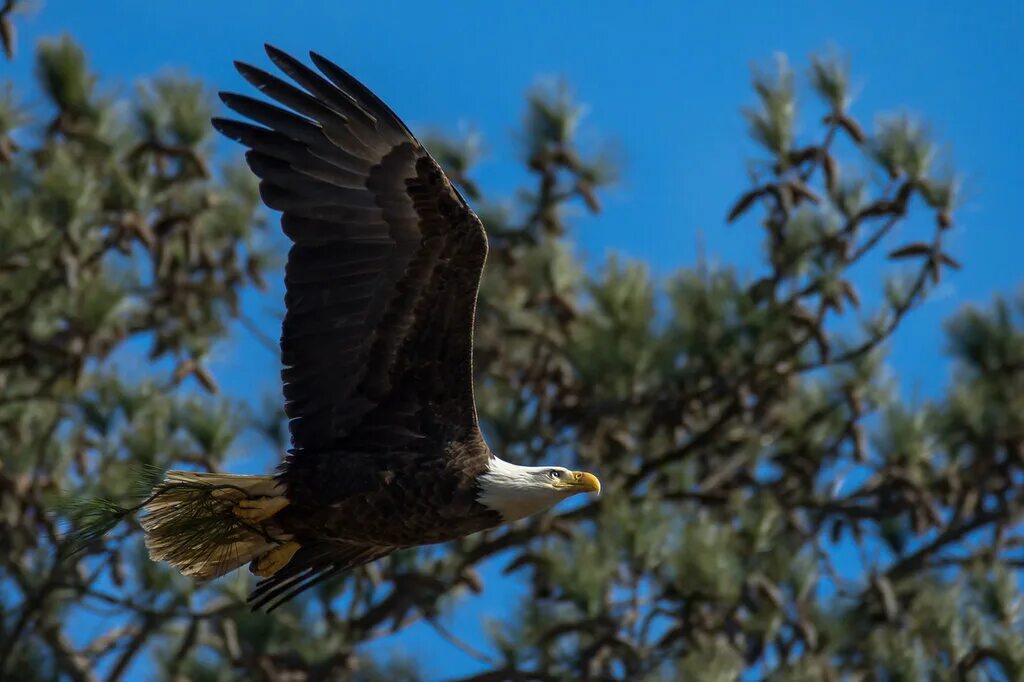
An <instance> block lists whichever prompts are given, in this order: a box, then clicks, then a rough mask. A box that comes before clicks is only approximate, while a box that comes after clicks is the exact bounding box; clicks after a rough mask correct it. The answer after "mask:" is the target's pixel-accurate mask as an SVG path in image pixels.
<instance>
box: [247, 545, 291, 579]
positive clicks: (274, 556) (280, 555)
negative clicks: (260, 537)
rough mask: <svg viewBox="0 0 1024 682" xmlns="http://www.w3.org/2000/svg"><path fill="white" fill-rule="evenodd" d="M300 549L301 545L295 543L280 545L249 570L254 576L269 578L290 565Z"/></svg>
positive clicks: (250, 566) (257, 560)
mask: <svg viewBox="0 0 1024 682" xmlns="http://www.w3.org/2000/svg"><path fill="white" fill-rule="evenodd" d="M299 547H301V545H299V543H297V542H294V541H292V542H286V543H284V544H283V545H278V546H277V547H275V548H274V549H272V550H270V551H269V552H267V553H266V554H264V555H263V556H261V557H259V558H258V559H256V560H255V561H253V562H252V563H251V564H249V570H250V571H251V572H252V574H253V575H258V576H259V577H261V578H269V577H270V576H272V575H274V574H275V573H277V572H278V571H280V570H281V569H282V568H284V567H285V566H287V565H288V562H289V561H291V560H292V557H293V556H295V553H296V552H297V551H299Z"/></svg>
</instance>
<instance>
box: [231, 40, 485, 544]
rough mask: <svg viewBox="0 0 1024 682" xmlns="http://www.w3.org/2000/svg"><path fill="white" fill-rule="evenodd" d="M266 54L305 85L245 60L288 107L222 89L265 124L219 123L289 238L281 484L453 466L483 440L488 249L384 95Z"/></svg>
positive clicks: (331, 72) (337, 74) (325, 66)
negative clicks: (480, 317) (384, 460)
mask: <svg viewBox="0 0 1024 682" xmlns="http://www.w3.org/2000/svg"><path fill="white" fill-rule="evenodd" d="M267 53H268V54H269V56H270V59H271V60H272V61H273V62H274V64H276V65H277V66H278V67H279V68H280V69H281V71H283V72H284V73H285V74H286V75H287V76H288V77H289V78H291V80H292V81H294V83H295V84H297V86H299V87H296V85H293V84H291V83H288V82H286V81H285V80H283V79H280V78H277V77H275V76H272V75H271V74H269V73H266V72H264V71H262V70H260V69H257V68H255V67H252V66H248V65H245V64H238V65H237V66H238V70H239V72H240V73H241V74H242V76H243V77H245V78H246V80H248V81H249V82H250V83H252V84H253V85H255V86H256V87H257V88H258V89H259V90H260V91H261V92H262V93H263V94H264V95H266V96H267V97H269V98H271V99H273V100H276V102H277V103H278V104H280V105H281V106H278V105H277V104H270V103H267V102H263V101H260V100H256V99H253V98H250V97H245V96H242V95H235V94H222V96H221V97H222V99H223V101H224V103H225V104H226V105H227V106H228V107H230V108H231V109H233V110H234V111H236V112H237V113H239V114H241V115H242V116H244V117H246V118H248V119H250V120H251V121H253V122H255V123H256V124H258V125H253V124H250V123H243V122H239V121H232V120H226V119H215V120H214V125H215V126H216V128H217V129H218V130H220V131H221V132H222V133H224V134H225V135H227V136H228V137H230V138H232V139H235V140H237V141H239V142H241V143H242V144H244V145H246V146H247V147H249V148H250V151H249V152H248V153H247V154H246V159H247V161H248V163H249V166H250V167H251V168H252V170H253V172H254V173H256V175H258V176H259V177H260V178H261V180H262V182H261V183H260V193H261V196H262V197H263V200H264V202H265V203H266V204H267V206H269V207H270V208H274V209H277V210H280V211H282V212H283V216H282V219H281V224H282V227H283V229H284V232H285V234H286V235H287V236H288V237H289V238H290V239H291V240H292V241H293V242H294V244H293V246H292V248H291V251H290V253H289V256H288V264H287V268H286V271H285V283H286V286H287V295H286V300H285V302H286V306H287V314H286V316H285V320H284V328H283V335H282V339H281V350H282V361H283V364H284V370H283V379H284V394H285V409H286V412H287V415H288V417H289V418H290V420H291V421H290V429H291V435H292V444H293V450H292V452H291V454H290V455H289V457H288V458H287V459H286V462H285V463H284V465H283V467H284V468H283V473H282V477H283V478H284V480H285V481H286V482H288V484H289V485H290V486H292V485H293V484H294V483H295V482H296V480H298V479H305V480H306V481H307V482H308V481H310V480H311V479H316V480H319V481H321V482H322V483H323V484H325V485H326V484H327V483H328V481H327V480H324V479H330V478H331V477H332V476H333V477H334V478H335V480H333V481H330V483H331V485H332V486H333V489H334V490H335V494H344V487H345V481H339V480H337V478H338V477H339V476H340V472H341V471H343V470H344V467H341V468H338V467H337V466H335V465H331V464H330V463H329V460H331V459H334V460H338V459H343V458H344V457H343V453H345V452H356V451H358V452H361V453H373V452H380V453H382V456H391V454H393V453H396V452H405V453H409V454H412V453H416V454H417V455H418V456H422V455H424V454H428V453H434V454H435V455H436V456H438V457H442V456H444V453H445V452H446V446H447V444H448V443H451V442H452V441H460V442H467V441H473V442H477V441H479V439H478V438H477V434H478V427H477V422H476V409H475V405H474V401H473V384H472V381H473V377H472V339H473V322H474V314H475V310H476V296H477V289H478V287H479V282H480V275H481V271H482V269H483V265H484V260H485V258H486V254H487V239H486V236H485V234H484V231H483V226H482V225H481V223H480V221H479V219H478V218H477V217H476V215H475V214H474V213H473V212H472V210H470V208H469V207H468V206H467V205H466V202H465V201H464V200H463V199H462V197H461V196H460V195H459V193H458V192H457V191H456V190H455V189H454V188H453V187H452V185H451V184H450V183H449V181H448V179H447V178H446V177H445V175H444V173H443V172H442V170H441V169H440V167H439V166H438V165H437V163H436V162H435V161H434V160H433V159H432V158H431V157H430V156H429V155H428V154H427V152H426V151H425V150H424V148H423V147H422V146H421V145H420V144H419V142H417V141H416V139H415V138H414V137H413V136H412V134H411V133H410V132H409V130H408V128H406V127H405V125H404V124H403V123H402V122H401V121H400V120H399V119H398V117H397V116H395V114H394V113H393V112H392V111H391V110H390V109H388V107H387V106H386V105H385V104H384V103H383V102H381V101H380V100H379V99H378V98H377V97H376V96H375V95H374V94H373V93H371V92H370V91H369V90H368V89H366V88H365V87H364V86H363V85H362V84H360V83H359V82H358V81H356V80H355V79H354V78H352V77H351V76H350V75H348V74H347V73H346V72H344V71H343V70H342V69H341V68H339V67H337V66H335V65H334V64H332V63H330V62H328V61H327V60H326V59H323V58H322V57H320V56H318V55H315V54H312V55H311V57H312V60H313V63H314V64H315V65H316V67H317V68H318V69H319V70H320V73H316V72H315V71H313V70H312V69H310V68H308V67H306V66H304V65H303V64H301V63H300V62H298V61H297V60H295V59H294V58H292V57H290V56H288V55H286V54H284V53H283V52H280V51H279V50H276V49H274V48H272V47H269V46H268V47H267ZM282 107H284V108H282ZM481 442H482V441H481ZM480 457H481V458H486V457H487V452H486V448H481V450H480ZM352 492H357V491H352ZM297 563H299V564H301V563H302V562H297Z"/></svg>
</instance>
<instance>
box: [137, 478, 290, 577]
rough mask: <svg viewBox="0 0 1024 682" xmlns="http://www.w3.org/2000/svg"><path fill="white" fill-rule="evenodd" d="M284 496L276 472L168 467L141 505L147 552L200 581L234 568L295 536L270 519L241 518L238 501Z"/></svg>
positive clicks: (156, 559) (153, 557)
mask: <svg viewBox="0 0 1024 682" xmlns="http://www.w3.org/2000/svg"><path fill="white" fill-rule="evenodd" d="M283 495H284V489H283V486H281V485H280V484H278V482H277V481H276V480H275V479H274V477H273V476H242V475H232V474H210V473H201V472H193V471H169V472H167V477H166V478H165V479H164V481H163V482H162V483H160V484H158V485H157V486H156V488H154V489H153V493H152V495H151V496H150V498H149V500H148V501H147V502H146V503H145V504H144V505H143V509H144V510H145V516H143V517H142V528H143V530H144V531H145V533H146V548H147V549H148V550H149V557H150V559H152V560H153V561H166V562H168V563H170V564H171V565H172V566H174V567H175V568H177V569H178V570H180V571H181V572H182V574H184V575H187V576H189V577H192V578H195V579H197V580H208V579H211V578H216V577H217V576H221V575H224V574H225V573H227V572H229V571H233V570H234V569H236V568H239V567H241V566H243V565H245V564H246V563H248V562H250V561H252V560H254V559H258V558H259V557H261V556H263V555H264V554H266V553H267V552H270V551H271V550H273V549H274V548H275V547H277V546H278V545H280V544H281V543H282V542H287V541H288V540H290V539H291V538H290V537H288V536H286V535H283V534H282V533H281V531H280V529H278V528H275V527H274V526H273V524H272V523H271V522H270V521H269V520H262V519H261V520H259V521H254V520H252V519H253V517H252V515H249V518H243V517H244V516H246V515H245V514H241V515H240V514H237V513H236V506H237V505H238V503H239V502H241V501H243V500H252V499H256V498H264V497H269V498H279V497H282V496H283ZM277 508H278V509H280V508H281V506H278V507H277Z"/></svg>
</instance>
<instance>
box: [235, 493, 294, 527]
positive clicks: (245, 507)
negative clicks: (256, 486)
mask: <svg viewBox="0 0 1024 682" xmlns="http://www.w3.org/2000/svg"><path fill="white" fill-rule="evenodd" d="M288 504H289V503H288V498H287V497H285V496H284V495H276V496H274V497H257V498H256V499H245V500H239V501H238V502H237V503H236V504H235V507H234V509H233V511H234V513H235V516H237V517H238V518H240V519H242V520H243V521H249V522H250V523H259V522H261V521H266V520H267V519H269V518H270V517H271V516H273V515H274V514H276V513H277V512H279V511H281V510H282V509H284V508H285V507H287V506H288Z"/></svg>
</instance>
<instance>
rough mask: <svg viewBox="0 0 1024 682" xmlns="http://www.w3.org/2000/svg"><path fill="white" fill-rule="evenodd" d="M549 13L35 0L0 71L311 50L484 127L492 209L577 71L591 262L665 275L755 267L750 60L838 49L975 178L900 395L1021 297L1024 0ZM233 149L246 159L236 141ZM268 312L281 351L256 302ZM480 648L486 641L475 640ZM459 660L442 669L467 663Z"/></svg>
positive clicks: (377, 5)
mask: <svg viewBox="0 0 1024 682" xmlns="http://www.w3.org/2000/svg"><path fill="white" fill-rule="evenodd" d="M540 6H541V5H540V3H537V4H527V3H505V4H501V5H499V4H498V3H482V2H469V1H467V2H453V3H449V4H445V5H443V6H442V4H441V3H413V2H387V1H382V0H378V1H375V2H364V3H350V2H326V1H323V2H302V3H284V2H281V1H280V0H277V1H276V2H270V1H267V0H245V1H235V2H217V1H215V0H177V1H176V2H159V1H156V0H151V1H150V2H137V1H130V0H117V1H108V2H80V1H77V0H42V2H41V4H40V7H39V9H38V10H36V11H35V12H34V13H32V14H31V15H30V16H28V17H24V18H21V19H20V21H19V22H18V24H19V29H20V40H21V50H22V56H21V58H20V59H19V60H18V61H16V62H15V63H14V64H13V65H7V64H0V69H2V71H0V76H2V77H8V76H9V77H13V79H14V80H15V82H16V83H19V84H22V85H25V86H27V84H28V83H29V81H30V78H31V64H30V61H29V60H28V59H27V58H26V57H27V55H28V52H29V51H30V49H31V46H32V45H33V44H34V43H35V42H36V41H37V40H38V38H39V37H41V36H48V35H55V34H59V33H62V32H65V31H67V32H70V33H72V34H73V35H74V36H75V37H76V39H77V40H79V41H80V42H81V43H82V44H83V45H84V46H85V48H86V50H87V52H88V54H89V57H90V59H91V62H92V65H93V68H94V69H95V70H96V71H98V72H99V73H100V74H101V75H102V76H103V78H104V82H105V83H106V84H108V85H109V84H121V85H123V86H126V87H127V86H130V84H131V83H132V82H133V81H135V80H136V79H137V78H139V77H141V76H143V75H147V74H153V73H155V72H159V71H161V70H166V69H175V70H183V71H185V72H187V73H190V74H193V75H197V76H201V77H202V78H204V79H205V80H206V81H207V82H209V83H211V84H212V85H213V86H214V87H217V88H227V89H235V90H240V89H241V90H244V89H245V85H244V82H243V81H242V80H241V78H240V77H238V76H237V75H236V74H235V72H234V70H233V68H232V66H231V62H232V60H234V59H242V60H245V61H250V62H255V63H257V64H266V63H267V62H266V59H265V57H264V55H263V51H262V43H263V42H265V41H266V42H272V43H274V44H276V45H278V46H279V47H282V48H284V49H286V50H288V51H291V52H295V53H299V54H302V53H304V52H305V51H306V50H308V49H314V50H316V51H318V52H320V53H322V54H324V55H325V56H327V57H329V58H331V59H333V60H334V61H337V62H338V63H340V64H341V65H343V66H344V67H345V68H347V69H349V70H350V71H352V72H353V73H354V74H355V75H356V76H357V77H359V78H360V79H361V80H363V81H364V82H365V83H366V84H367V85H369V86H370V87H371V88H373V89H374V90H375V91H377V92H378V94H380V95H381V96H382V97H383V98H384V99H385V100H386V101H387V102H389V103H390V104H391V106H392V108H394V109H395V110H396V111H397V112H398V113H399V114H400V115H401V116H402V117H403V118H405V119H406V121H407V122H408V123H409V124H410V125H411V126H412V127H413V129H414V130H424V129H435V128H440V129H441V130H447V131H450V132H455V131H458V130H459V129H460V126H471V127H472V128H473V129H475V130H477V131H479V132H480V133H482V134H483V135H484V137H485V139H486V141H487V149H488V156H487V158H485V159H484V162H483V164H482V165H481V166H480V168H479V172H478V174H477V175H478V178H479V179H480V181H481V183H482V184H483V185H484V187H485V189H486V190H488V192H489V194H491V195H494V194H496V193H497V194H500V193H507V192H510V191H512V190H513V188H514V187H515V186H516V182H517V181H518V180H519V179H521V176H520V175H519V173H518V167H517V166H516V165H515V163H514V154H515V143H514V140H513V138H512V134H511V133H512V130H513V129H514V128H515V126H516V124H517V123H518V121H519V120H520V116H521V114H522V110H523V98H522V95H523V93H524V92H525V91H526V90H527V89H528V88H529V87H530V86H531V84H533V83H535V82H536V80H537V79H538V77H543V76H562V77H564V78H565V79H566V80H567V81H568V82H569V83H571V84H572V86H573V87H574V89H575V90H576V92H577V94H578V97H579V99H580V100H582V101H584V102H586V103H587V105H588V107H589V115H588V116H587V118H586V120H585V126H584V134H585V136H589V137H592V138H593V139H595V140H598V139H602V138H611V139H613V140H615V141H616V144H617V145H618V147H619V148H621V150H622V153H623V157H624V160H625V166H624V174H623V179H622V182H621V184H620V185H619V187H617V188H616V189H615V190H614V191H613V192H612V193H611V194H610V195H608V197H607V200H606V210H605V212H604V213H603V214H602V215H601V216H600V217H598V218H596V219H585V220H581V221H580V222H579V223H578V225H577V230H576V233H575V239H576V242H577V244H578V247H579V249H580V251H581V253H582V254H583V255H585V256H586V257H588V258H589V259H591V262H596V261H597V260H599V259H601V258H603V256H604V254H605V253H607V252H608V251H616V252H620V253H623V254H626V255H628V256H631V257H634V258H637V259H641V260H644V261H646V262H648V263H649V264H650V265H651V267H652V269H653V271H654V272H656V273H658V274H662V275H667V274H669V273H671V272H672V271H673V270H675V269H677V268H680V267H687V266H692V265H693V264H694V262H695V260H696V258H697V255H698V243H699V241H700V240H702V241H703V244H704V250H705V252H706V254H707V256H708V258H709V259H711V260H713V261H718V262H722V263H737V264H739V265H740V266H741V267H753V265H754V264H755V263H756V254H757V249H758V246H759V244H758V240H759V239H760V236H759V235H757V233H756V232H754V231H753V230H749V229H748V230H744V229H742V228H728V229H726V228H724V227H723V225H722V223H723V216H724V215H725V213H726V212H727V210H728V208H729V207H730V205H731V202H732V201H733V200H734V199H735V197H736V195H737V193H738V191H739V190H740V189H741V188H742V187H744V186H745V183H746V172H745V160H746V158H747V157H748V156H749V155H750V154H751V153H752V152H753V151H754V148H753V145H752V144H751V143H749V142H748V141H747V138H746V136H745V124H744V121H743V119H742V118H741V116H740V115H739V108H740V107H741V106H743V105H747V104H751V103H752V97H751V92H750V88H749V73H750V66H751V64H753V63H766V62H767V60H769V59H770V58H771V56H772V54H773V53H775V52H777V51H784V52H786V53H788V54H789V56H790V58H791V62H792V63H793V64H794V65H795V66H797V67H798V68H803V66H804V65H805V64H806V57H807V55H808V54H809V53H811V52H813V51H818V50H822V49H823V48H828V47H829V46H835V47H837V48H839V49H840V50H842V51H843V52H846V53H847V54H849V56H850V57H851V61H852V66H853V73H854V83H855V85H856V86H857V90H858V92H859V96H858V98H857V100H856V101H855V103H854V106H853V109H852V111H853V113H854V114H855V115H858V116H859V117H861V119H862V121H864V122H865V123H868V124H870V123H871V121H872V116H873V115H874V114H877V113H884V112H896V111H903V110H909V111H916V112H921V113H923V114H924V115H925V116H926V118H927V120H928V122H929V124H930V128H931V130H932V131H933V132H934V134H935V135H936V137H938V138H939V139H940V140H943V141H944V142H946V143H948V145H949V148H950V154H951V158H952V160H953V163H954V165H955V167H956V168H957V169H958V170H959V171H960V172H961V173H963V174H964V175H965V178H966V187H967V190H968V191H967V195H966V197H965V202H964V205H963V206H962V208H961V209H960V211H959V212H958V226H957V228H956V231H955V232H954V233H953V235H952V239H951V244H952V247H953V253H954V254H955V255H956V257H957V258H958V259H959V260H960V261H961V262H962V263H963V265H964V270H963V271H962V272H961V273H958V274H955V275H954V276H952V277H950V278H949V279H948V280H946V283H945V284H944V285H943V288H942V289H941V291H940V292H939V294H940V295H939V296H937V297H936V298H935V300H934V301H932V302H929V303H928V304H927V305H925V306H924V307H923V308H922V309H921V310H919V311H917V312H916V313H915V314H914V316H913V317H912V318H911V320H910V321H909V322H908V323H907V326H906V327H905V328H904V330H903V331H902V332H901V334H900V335H899V337H898V340H897V342H896V343H895V344H894V346H893V354H892V362H893V364H894V365H895V366H896V367H898V368H899V370H900V372H901V376H902V377H903V381H902V385H903V387H904V390H905V391H906V392H907V394H908V395H911V396H913V395H917V396H922V395H924V396H926V395H929V394H934V393H935V392H936V391H937V390H938V389H939V388H940V387H941V386H942V385H943V384H944V383H945V381H946V378H947V376H948V365H947V364H944V363H943V362H942V361H941V360H942V357H943V345H944V342H943V337H942V336H941V334H940V330H941V322H942V320H943V319H945V318H947V317H948V316H949V315H950V314H952V313H953V312H954V311H955V310H956V309H958V308H959V307H960V306H962V305H963V304H965V303H969V302H974V303H984V302H986V301H988V300H989V299H990V298H991V296H992V294H993V293H995V292H1012V291H1016V289H1017V287H1018V286H1019V283H1020V281H1021V269H1022V268H1021V265H1020V261H1021V254H1022V253H1024V230H1022V229H1021V226H1020V225H1018V223H1017V220H1018V218H1017V213H1016V212H1015V211H1014V209H1015V208H1016V206H1015V203H1014V202H1015V201H1016V200H1017V198H1018V193H1019V188H1020V182H1021V173H1020V171H1019V165H1018V164H1019V157H1020V156H1021V154H1022V153H1024V139H1022V138H1024V132H1022V130H1024V69H1021V68H1020V64H1022V63H1024V40H1022V37H1024V9H1022V8H1024V5H1022V4H1021V3H1017V2H1010V1H1007V2H986V3H972V4H968V3H951V2H944V1H932V2H900V3H891V2H880V1H876V0H870V1H867V0H864V1H861V2H847V3H838V2H830V3H824V2H789V3H778V4H773V3H766V2H756V1H745V2H734V3H718V2H704V3H680V2H650V3H614V4H613V3H610V2H597V1H593V0H591V1H590V2H584V1H582V0H581V1H579V2H562V3H544V7H545V9H544V11H543V12H539V11H533V10H532V9H531V8H534V7H538V8H539V7H540ZM802 123H803V129H804V130H805V131H807V130H810V129H813V124H814V120H813V119H812V118H811V117H810V116H806V117H804V119H803V120H802ZM223 149H224V150H225V153H232V150H231V148H230V146H229V145H225V146H224V147H223ZM698 235H700V238H698ZM866 284H870V283H866ZM250 302H251V303H253V304H254V305H258V306H264V304H265V302H259V301H255V302H253V301H250ZM267 305H271V306H276V305H279V303H278V302H277V301H271V302H269V303H267ZM257 317H258V319H260V320H263V321H267V322H268V328H267V329H266V332H267V334H269V335H270V336H271V337H276V336H277V330H276V329H274V328H273V324H272V322H271V320H272V318H271V316H268V315H265V314H264V311H263V309H262V307H261V308H260V310H259V311H257ZM214 369H215V371H216V372H217V374H218V377H219V378H220V379H221V380H222V382H223V384H224V386H225V389H226V390H227V391H228V392H229V393H232V394H234V395H238V396H253V395H268V396H276V395H277V388H276V382H277V364H276V359H275V358H274V357H272V356H271V355H270V354H269V353H267V352H266V351H265V350H263V349H261V348H259V347H258V346H257V345H256V344H255V343H253V342H252V341H251V340H249V339H248V337H246V336H245V335H244V334H240V335H239V336H238V340H237V343H236V344H234V345H233V346H232V347H231V348H230V352H228V351H227V350H224V351H222V353H221V354H220V355H219V356H218V361H217V365H216V366H215V367H214ZM246 465H248V466H255V467H256V468H258V467H259V466H262V465H254V464H252V463H251V462H250V463H246ZM492 572H493V571H492ZM489 585H490V587H491V589H490V590H489V592H488V596H487V597H486V598H485V599H484V600H482V601H480V602H478V603H475V604H472V605H469V606H467V607H465V608H460V610H459V612H458V613H457V614H456V615H455V616H453V619H452V624H453V627H454V628H455V629H457V630H458V631H460V632H462V633H467V632H470V633H472V631H473V630H474V629H476V630H479V618H480V616H481V614H482V613H483V612H485V611H486V610H487V609H489V608H494V607H496V606H500V607H502V608H514V606H515V603H516V600H517V599H518V598H519V596H518V593H517V591H516V590H515V588H514V586H509V585H508V584H507V583H501V584H500V586H499V587H495V585H496V583H495V582H494V581H491V582H490V583H489ZM469 639H471V640H472V641H474V642H479V641H480V636H479V634H476V635H473V634H470V635H469ZM437 645H438V641H437V640H436V639H434V638H433V635H430V634H429V632H428V631H426V630H425V629H422V628H421V629H417V630H415V631H413V632H412V633H410V634H409V635H406V636H403V637H402V638H400V639H398V640H389V641H387V642H385V643H383V644H382V645H380V646H381V647H383V650H384V651H387V650H388V647H402V648H407V649H408V650H409V651H410V652H411V653H412V654H413V655H416V656H417V657H419V658H421V659H422V660H424V661H425V662H426V664H427V670H428V671H429V670H431V666H436V665H437V659H436V657H435V658H433V659H431V658H430V656H431V654H432V651H433V650H434V648H435V647H437ZM447 651H448V653H450V655H451V656H452V659H451V660H450V661H446V665H445V668H446V670H447V671H448V672H450V673H453V674H454V673H456V672H459V671H467V670H471V669H472V665H471V662H469V661H468V660H465V659H464V658H462V657H457V656H455V654H454V653H452V650H450V649H449V650H447ZM449 664H450V665H449Z"/></svg>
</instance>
